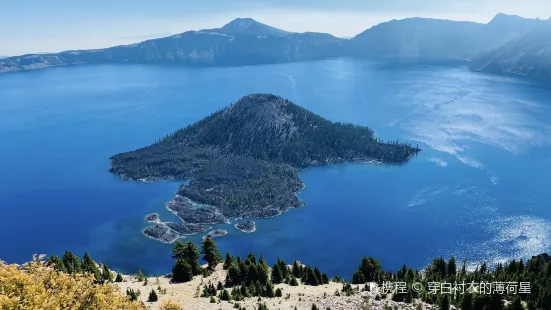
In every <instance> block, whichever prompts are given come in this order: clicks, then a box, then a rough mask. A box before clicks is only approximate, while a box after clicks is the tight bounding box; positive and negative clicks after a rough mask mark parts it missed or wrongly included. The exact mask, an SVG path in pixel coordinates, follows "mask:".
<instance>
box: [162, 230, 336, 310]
mask: <svg viewBox="0 0 551 310" xmlns="http://www.w3.org/2000/svg"><path fill="white" fill-rule="evenodd" d="M172 252H173V256H172V257H173V258H175V263H174V266H173V268H172V281H173V282H188V281H191V280H192V279H193V277H194V276H196V275H203V276H208V275H209V274H210V273H212V271H213V270H214V268H215V267H216V266H217V264H219V263H221V262H222V261H223V268H224V269H225V270H227V275H226V279H225V281H224V283H221V282H219V283H218V284H216V285H215V284H214V283H208V284H205V285H204V286H203V289H202V290H201V294H200V296H201V297H207V298H214V297H219V298H220V300H228V301H229V300H235V301H240V300H243V299H244V298H247V297H267V298H273V297H281V296H282V291H281V289H274V284H279V283H287V284H289V285H291V286H298V285H299V280H298V279H300V283H302V284H305V285H313V286H317V285H321V284H328V283H329V278H328V276H327V274H325V273H322V272H321V271H320V270H319V269H318V268H317V267H314V268H312V267H310V266H303V265H301V264H299V262H298V261H295V262H294V263H293V265H292V267H289V266H288V265H287V263H285V261H283V260H281V259H278V260H277V261H276V262H275V263H274V265H273V266H272V267H271V268H270V266H268V264H267V263H266V260H265V259H264V256H263V255H262V254H260V256H259V257H258V259H257V258H256V256H255V255H254V254H252V253H249V254H248V255H247V257H246V258H245V259H242V258H241V257H239V256H237V258H235V257H233V256H232V255H230V254H229V253H226V256H225V259H224V260H222V257H221V256H220V253H219V250H218V249H217V248H216V243H215V242H214V240H212V239H211V238H206V239H205V240H203V242H202V243H201V249H200V251H199V249H198V248H197V246H196V245H195V244H194V243H193V242H191V241H187V242H185V243H183V242H181V241H177V242H176V244H175V245H174V248H173V250H172ZM200 253H201V254H202V255H203V256H202V258H203V260H204V261H205V262H207V268H202V267H201V265H200V264H199V257H200Z"/></svg>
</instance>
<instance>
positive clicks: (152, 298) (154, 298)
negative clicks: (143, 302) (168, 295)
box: [147, 290, 159, 302]
mask: <svg viewBox="0 0 551 310" xmlns="http://www.w3.org/2000/svg"><path fill="white" fill-rule="evenodd" d="M157 300H159V296H158V295H157V292H155V290H151V292H149V297H148V298H147V301H149V302H155V301H157Z"/></svg>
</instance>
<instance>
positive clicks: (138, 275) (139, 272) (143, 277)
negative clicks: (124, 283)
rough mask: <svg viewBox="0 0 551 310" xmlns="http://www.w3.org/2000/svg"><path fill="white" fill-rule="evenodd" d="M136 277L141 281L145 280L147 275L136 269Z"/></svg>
mask: <svg viewBox="0 0 551 310" xmlns="http://www.w3.org/2000/svg"><path fill="white" fill-rule="evenodd" d="M136 278H137V279H138V281H140V282H141V281H145V280H146V278H147V277H146V276H145V274H144V273H143V271H142V270H141V269H138V272H137V273H136Z"/></svg>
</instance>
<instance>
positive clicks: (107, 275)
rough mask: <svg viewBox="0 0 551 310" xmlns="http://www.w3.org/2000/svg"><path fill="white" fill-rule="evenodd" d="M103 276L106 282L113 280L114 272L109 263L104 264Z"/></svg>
mask: <svg viewBox="0 0 551 310" xmlns="http://www.w3.org/2000/svg"><path fill="white" fill-rule="evenodd" d="M101 276H102V279H103V281H104V282H113V273H111V270H109V266H107V264H103V267H102V272H101Z"/></svg>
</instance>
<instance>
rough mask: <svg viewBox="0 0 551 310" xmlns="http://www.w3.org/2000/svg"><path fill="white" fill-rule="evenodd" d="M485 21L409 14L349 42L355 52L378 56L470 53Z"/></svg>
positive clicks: (348, 50)
mask: <svg viewBox="0 0 551 310" xmlns="http://www.w3.org/2000/svg"><path fill="white" fill-rule="evenodd" d="M483 28H484V24H478V23H473V22H457V21H450V20H439V19H428V18H407V19H403V20H392V21H389V22H386V23H381V24H378V25H376V26H374V27H372V28H370V29H368V30H366V31H364V32H362V33H360V34H358V35H357V36H355V37H354V38H352V39H351V40H350V41H349V44H347V49H346V50H347V52H348V54H349V55H351V56H356V57H368V58H375V59H416V58H418V59H422V58H455V57H468V55H469V54H470V51H471V42H472V38H473V36H474V35H475V34H476V33H477V32H480V31H481V30H482V29H483Z"/></svg>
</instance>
